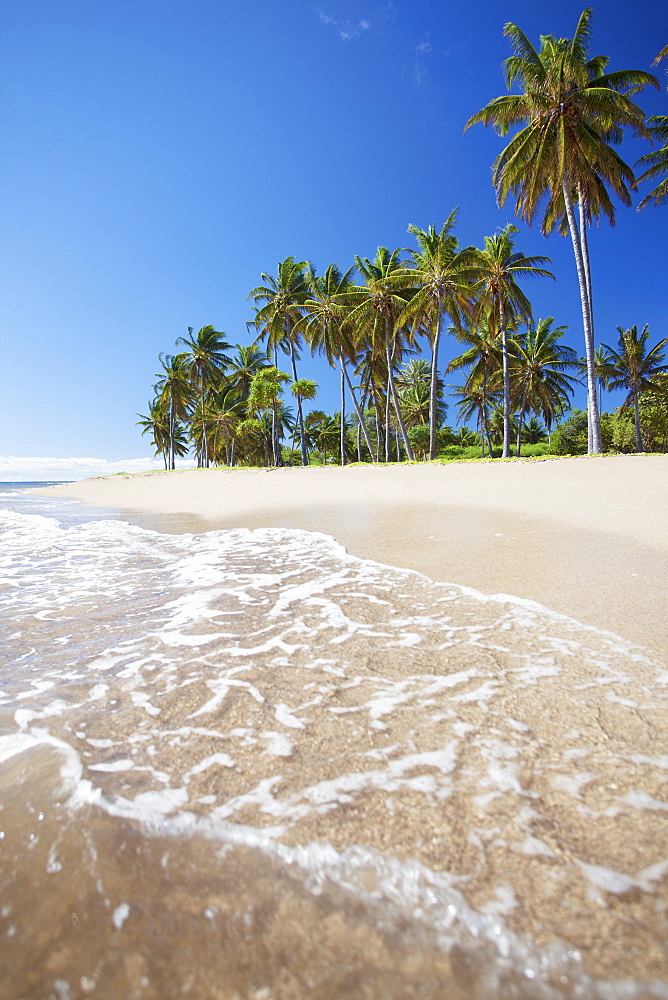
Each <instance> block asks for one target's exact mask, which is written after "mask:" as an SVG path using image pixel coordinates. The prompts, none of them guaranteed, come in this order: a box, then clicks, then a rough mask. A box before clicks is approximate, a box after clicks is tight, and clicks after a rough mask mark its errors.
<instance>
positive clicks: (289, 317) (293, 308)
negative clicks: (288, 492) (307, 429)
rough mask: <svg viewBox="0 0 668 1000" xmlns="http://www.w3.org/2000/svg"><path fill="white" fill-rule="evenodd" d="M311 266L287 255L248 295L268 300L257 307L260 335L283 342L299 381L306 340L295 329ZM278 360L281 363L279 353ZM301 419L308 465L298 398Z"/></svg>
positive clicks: (305, 460) (272, 342)
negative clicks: (300, 352) (299, 355)
mask: <svg viewBox="0 0 668 1000" xmlns="http://www.w3.org/2000/svg"><path fill="white" fill-rule="evenodd" d="M307 267H308V263H307V261H304V260H303V261H296V260H295V258H294V257H286V259H285V260H284V261H281V262H280V263H279V264H278V265H277V269H276V277H274V276H273V275H271V274H265V273H263V274H262V276H261V277H262V280H263V281H264V282H265V284H264V285H258V286H257V288H254V289H253V290H252V291H251V292H250V293H249V295H248V298H252V299H253V300H254V301H255V302H256V303H262V302H263V303H264V305H263V306H260V307H259V308H258V309H257V312H256V315H255V326H256V328H257V329H258V331H259V332H260V337H264V336H268V337H269V346H271V347H273V348H274V349H275V348H277V347H279V346H280V347H281V348H282V349H283V350H284V351H285V352H286V354H289V355H290V361H291V363H292V377H293V379H294V381H295V382H297V381H298V376H297V352H298V350H299V348H300V346H301V340H302V337H301V334H300V333H299V332H298V331H295V326H296V324H297V323H298V321H299V319H300V317H301V316H302V308H303V305H304V300H305V299H306V296H307V293H308V286H307V284H306V269H307ZM274 364H275V366H277V359H276V355H275V356H274ZM297 419H298V421H299V433H300V437H301V449H302V465H307V464H308V457H307V454H306V438H305V435H304V417H303V414H302V404H301V400H300V399H299V398H297ZM275 433H276V429H275Z"/></svg>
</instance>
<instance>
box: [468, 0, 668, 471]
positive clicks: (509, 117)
mask: <svg viewBox="0 0 668 1000" xmlns="http://www.w3.org/2000/svg"><path fill="white" fill-rule="evenodd" d="M591 19H592V12H591V9H590V8H587V9H586V10H584V11H583V12H582V14H581V16H580V19H579V21H578V26H577V29H576V32H575V36H574V38H573V39H572V41H571V40H569V39H564V38H554V37H553V36H552V35H543V36H542V37H541V48H540V51H539V52H536V50H535V49H534V47H533V46H532V44H531V43H530V42H529V40H528V38H527V37H526V35H524V33H523V32H522V31H521V30H520V29H519V28H518V27H517V26H516V25H514V24H511V23H508V24H506V26H505V29H504V33H505V34H506V35H508V37H509V38H510V40H511V44H512V47H513V49H514V55H513V56H511V57H510V58H509V59H507V60H506V62H505V64H504V68H505V75H506V83H507V85H508V88H509V89H510V88H511V87H512V86H513V85H514V84H515V83H519V84H520V85H521V86H522V88H523V92H522V93H521V94H508V95H507V96H505V97H497V98H496V99H495V100H493V101H490V103H489V104H488V105H486V107H484V108H483V109H482V110H481V111H479V112H477V114H475V115H473V116H472V117H471V118H470V119H469V121H468V122H467V124H466V128H469V126H471V125H474V124H476V123H477V122H481V123H483V124H485V125H493V126H494V127H495V128H496V130H497V132H498V133H499V134H500V135H506V134H507V133H508V131H509V130H510V129H511V128H513V127H514V126H516V125H524V128H522V129H521V130H520V131H519V132H518V133H517V134H516V135H515V136H514V137H513V138H512V139H511V141H510V142H509V144H508V145H507V146H506V148H505V149H504V150H503V151H502V152H501V154H500V155H499V156H498V157H497V159H496V161H495V163H494V171H493V178H492V179H493V183H494V186H495V187H496V190H497V195H498V198H499V202H500V203H501V204H503V203H504V202H505V199H506V197H507V195H508V194H509V193H510V192H512V193H513V194H514V195H516V205H515V211H516V214H519V215H521V216H522V217H523V218H524V219H526V221H527V222H529V223H531V221H532V220H533V218H534V217H535V214H536V212H537V211H538V208H539V205H540V204H541V202H542V201H543V200H544V199H545V198H547V207H546V209H545V213H544V216H543V222H542V229H543V232H544V233H548V232H550V231H552V229H554V228H555V227H556V226H558V225H561V223H562V220H563V218H564V213H565V216H566V220H567V225H568V230H569V232H570V236H571V241H572V244H573V252H574V255H575V263H576V267H577V272H578V281H579V284H580V298H581V303H582V320H583V327H584V336H585V353H586V356H587V365H588V372H587V375H588V400H589V406H588V413H589V426H590V439H591V441H590V451H593V452H594V453H599V452H600V451H601V432H600V421H599V415H598V405H597V400H596V387H595V375H594V368H593V354H594V332H593V312H592V298H591V279H590V275H589V266H588V251H587V245H586V226H587V224H588V223H589V222H590V221H591V219H592V217H598V216H599V215H600V213H601V212H604V214H605V215H607V217H608V218H609V219H610V222H611V223H614V207H613V204H612V201H611V199H610V195H609V194H608V190H607V189H608V188H610V189H611V191H613V192H614V193H615V194H616V195H617V196H618V197H619V198H620V199H621V201H622V202H623V203H624V204H627V205H628V204H630V203H631V195H630V192H629V189H630V188H631V189H633V188H635V178H634V176H633V171H632V170H631V168H630V167H629V166H628V164H626V163H625V162H624V161H623V160H622V159H621V157H620V156H619V155H618V154H617V153H616V152H615V151H614V149H613V148H612V145H613V144H617V143H619V142H620V141H621V139H622V135H623V132H622V129H623V127H624V126H630V127H632V128H633V129H634V130H635V131H636V132H637V133H643V132H644V131H645V129H644V124H643V122H644V115H643V112H642V110H641V109H640V108H639V107H638V106H637V105H636V104H634V103H633V102H632V101H631V100H630V99H629V97H628V96H627V93H624V92H625V91H626V92H630V93H633V92H634V91H636V90H638V89H639V88H640V87H642V86H644V85H645V84H648V83H650V84H653V85H655V86H658V84H657V81H656V80H655V78H654V77H653V76H652V75H651V74H650V73H645V72H643V71H641V70H624V71H619V72H616V73H606V72H605V70H606V68H607V63H608V59H607V57H604V56H595V57H593V58H589V36H590V31H591ZM575 202H577V203H578V204H579V206H580V229H579V230H578V224H577V222H576V219H575V212H574V204H575Z"/></svg>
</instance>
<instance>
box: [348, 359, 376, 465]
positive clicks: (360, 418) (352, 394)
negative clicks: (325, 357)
mask: <svg viewBox="0 0 668 1000" xmlns="http://www.w3.org/2000/svg"><path fill="white" fill-rule="evenodd" d="M339 363H340V365H341V374H342V377H345V380H346V382H347V384H348V392H349V393H350V398H351V399H352V401H353V406H354V407H355V413H356V414H357V420H358V422H359V426H360V427H361V428H362V433H363V434H364V440H365V441H366V446H367V448H368V449H369V454H370V455H371V461H372V462H377V461H378V459H377V457H376V454H375V453H374V450H373V448H372V447H371V441H370V440H369V433H368V431H367V429H366V424H365V423H364V417H363V415H362V411H361V410H360V407H359V405H358V402H357V397H356V396H355V390H354V389H353V386H352V383H351V381H350V376H349V375H348V371H347V369H346V366H345V364H344V362H343V356H342V355H339ZM341 413H343V406H341Z"/></svg>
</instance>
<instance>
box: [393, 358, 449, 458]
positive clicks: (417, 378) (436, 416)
mask: <svg viewBox="0 0 668 1000" xmlns="http://www.w3.org/2000/svg"><path fill="white" fill-rule="evenodd" d="M432 373H433V367H432V365H431V363H430V362H429V361H427V359H426V358H412V359H411V360H410V361H408V362H407V363H406V364H405V365H404V366H403V367H402V368H400V369H399V371H398V372H397V374H396V377H395V381H396V386H397V390H398V392H399V401H400V403H401V412H402V413H403V416H404V420H405V421H406V427H408V428H412V427H415V426H417V425H418V424H429V430H430V434H429V444H430V446H431V439H432V435H431V426H432V420H433V423H434V424H435V426H436V429H438V428H439V427H440V425H441V424H442V423H443V421H444V420H445V415H446V413H447V409H448V408H447V405H446V404H445V403H444V402H443V388H444V386H443V380H442V379H441V378H439V377H437V378H436V386H435V389H436V399H435V401H434V402H435V406H432V393H431V376H432Z"/></svg>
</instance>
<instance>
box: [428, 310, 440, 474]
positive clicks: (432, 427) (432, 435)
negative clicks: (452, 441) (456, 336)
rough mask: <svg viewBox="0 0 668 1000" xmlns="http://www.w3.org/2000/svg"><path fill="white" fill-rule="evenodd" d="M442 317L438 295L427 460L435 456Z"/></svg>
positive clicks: (432, 350)
mask: <svg viewBox="0 0 668 1000" xmlns="http://www.w3.org/2000/svg"><path fill="white" fill-rule="evenodd" d="M442 318H443V311H442V306H441V297H440V295H439V297H438V317H437V319H436V334H435V336H434V343H433V346H432V349H431V381H430V384H429V460H430V461H431V462H433V461H434V459H435V458H436V380H437V379H438V348H439V343H440V340H441V322H442Z"/></svg>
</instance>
